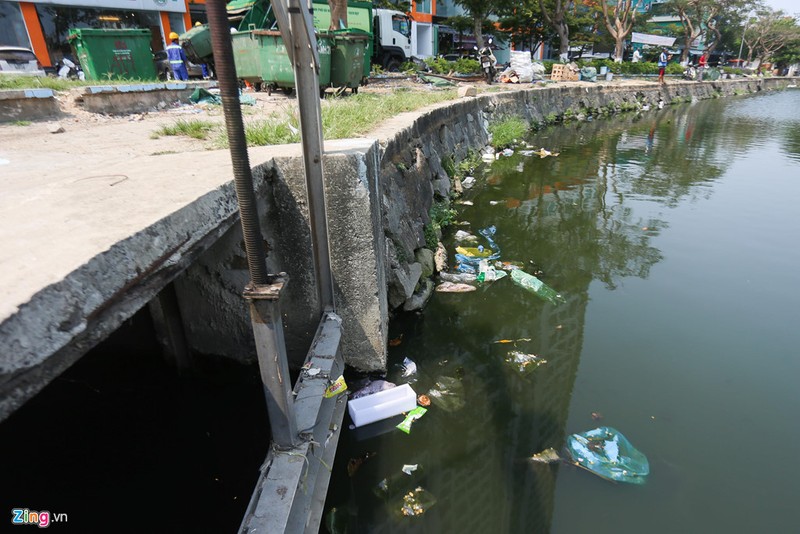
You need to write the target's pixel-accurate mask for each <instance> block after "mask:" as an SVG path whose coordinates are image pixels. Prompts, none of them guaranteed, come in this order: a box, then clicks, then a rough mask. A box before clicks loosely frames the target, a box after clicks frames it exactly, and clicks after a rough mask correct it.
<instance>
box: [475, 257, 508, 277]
mask: <svg viewBox="0 0 800 534" xmlns="http://www.w3.org/2000/svg"><path fill="white" fill-rule="evenodd" d="M506 276H508V275H507V274H506V272H505V271H498V270H497V269H495V268H494V266H492V265H489V262H488V260H481V261H480V263H478V276H477V277H476V279H477V281H478V282H494V281H495V280H500V279H501V278H504V277H506Z"/></svg>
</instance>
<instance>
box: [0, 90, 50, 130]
mask: <svg viewBox="0 0 800 534" xmlns="http://www.w3.org/2000/svg"><path fill="white" fill-rule="evenodd" d="M60 114H61V108H60V107H59V105H58V101H57V100H56V95H55V92H53V90H52V89H12V90H3V91H0V122H13V121H23V120H38V119H48V118H54V117H58V116H59V115H60Z"/></svg>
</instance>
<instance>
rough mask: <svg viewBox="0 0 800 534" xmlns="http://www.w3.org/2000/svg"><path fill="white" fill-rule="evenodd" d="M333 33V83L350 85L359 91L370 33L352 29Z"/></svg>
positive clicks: (338, 85) (334, 85) (340, 85)
mask: <svg viewBox="0 0 800 534" xmlns="http://www.w3.org/2000/svg"><path fill="white" fill-rule="evenodd" d="M331 33H333V48H332V49H331V85H332V86H333V87H349V88H350V90H351V91H352V92H353V93H357V92H358V87H359V85H361V80H362V78H363V77H364V56H365V54H366V50H367V44H368V43H369V34H368V33H366V32H354V31H352V30H336V31H333V32H331Z"/></svg>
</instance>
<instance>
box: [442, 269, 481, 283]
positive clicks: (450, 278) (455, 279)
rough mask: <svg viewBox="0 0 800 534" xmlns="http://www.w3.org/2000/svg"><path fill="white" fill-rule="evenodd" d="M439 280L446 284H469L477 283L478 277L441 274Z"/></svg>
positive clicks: (463, 274) (461, 274) (462, 274)
mask: <svg viewBox="0 0 800 534" xmlns="http://www.w3.org/2000/svg"><path fill="white" fill-rule="evenodd" d="M439 278H441V279H442V280H443V281H444V282H452V283H454V284H468V283H470V282H475V281H476V280H477V277H476V276H475V275H474V274H472V273H445V272H441V273H439Z"/></svg>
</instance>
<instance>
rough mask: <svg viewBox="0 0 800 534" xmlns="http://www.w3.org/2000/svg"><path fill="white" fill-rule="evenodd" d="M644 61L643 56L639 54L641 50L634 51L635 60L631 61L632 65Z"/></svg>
mask: <svg viewBox="0 0 800 534" xmlns="http://www.w3.org/2000/svg"><path fill="white" fill-rule="evenodd" d="M641 59H642V54H641V53H640V52H639V49H638V48H637V49H636V50H634V51H633V58H632V59H631V63H639V61H640V60H641Z"/></svg>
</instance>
